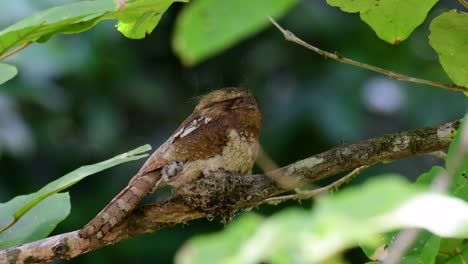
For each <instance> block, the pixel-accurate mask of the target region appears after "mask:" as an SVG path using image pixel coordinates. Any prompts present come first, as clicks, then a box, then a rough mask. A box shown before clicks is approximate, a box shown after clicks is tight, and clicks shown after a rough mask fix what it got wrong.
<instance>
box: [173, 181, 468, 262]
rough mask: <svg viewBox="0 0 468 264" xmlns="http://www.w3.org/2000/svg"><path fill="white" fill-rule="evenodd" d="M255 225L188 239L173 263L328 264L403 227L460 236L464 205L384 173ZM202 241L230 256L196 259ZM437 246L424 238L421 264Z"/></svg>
mask: <svg viewBox="0 0 468 264" xmlns="http://www.w3.org/2000/svg"><path fill="white" fill-rule="evenodd" d="M396 194H397V195H396ZM440 212H442V213H440ZM418 213H420V214H421V215H419V216H418V215H417V214H418ZM423 216H424V217H423ZM256 225H257V227H256V228H255V229H254V231H255V232H254V233H252V234H251V235H250V237H249V238H248V239H245V237H244V238H243V239H242V240H239V239H233V238H232V237H231V236H229V237H227V236H226V237H223V236H221V234H220V236H219V237H217V238H219V239H226V240H228V241H223V242H220V241H219V240H216V239H205V240H202V239H201V238H199V239H197V238H195V239H192V240H190V242H188V244H187V245H186V246H185V247H184V250H182V251H180V252H179V253H178V258H177V260H178V261H177V263H183V264H189V263H229V264H234V263H242V264H248V263H260V262H267V263H291V262H298V263H327V261H330V260H331V259H333V260H335V259H336V256H337V254H338V253H339V252H342V251H343V250H345V249H347V248H351V247H354V246H356V245H357V244H358V243H359V242H360V243H364V244H375V243H378V242H380V241H379V240H378V238H379V236H378V234H380V233H382V232H389V231H392V230H395V229H398V228H406V227H419V228H427V229H429V230H430V231H432V232H435V233H438V234H440V235H450V236H460V237H465V236H468V204H467V203H466V202H464V201H462V200H460V199H457V198H453V197H449V196H446V195H442V194H437V193H430V192H425V191H423V190H422V189H420V186H417V185H413V184H411V183H409V182H407V181H406V180H404V179H402V178H399V177H396V176H394V175H393V176H392V175H387V176H380V177H377V178H376V179H372V180H369V181H368V182H366V183H365V184H363V185H361V186H355V187H350V188H347V189H345V190H343V191H341V192H339V193H337V194H334V195H329V196H326V197H324V198H322V199H319V200H318V201H317V205H316V207H315V208H314V209H313V210H312V211H308V210H302V209H292V208H290V209H287V210H285V211H282V212H280V213H278V214H275V215H273V216H272V217H269V218H266V219H265V220H263V221H262V223H260V224H256ZM239 232H240V231H239ZM243 234H244V235H245V234H246V233H243ZM247 234H248V232H247ZM213 237H214V236H213ZM201 241H203V248H205V249H206V248H210V247H211V246H212V247H214V248H216V251H220V252H229V254H228V255H225V257H224V258H211V256H210V254H203V258H198V257H199V256H202V254H200V253H201V252H200V251H199V250H200V248H201V246H202V245H201V243H200V242H201ZM226 245H229V247H227V246H226ZM438 245H439V239H438V238H433V237H432V236H428V237H427V240H426V242H425V243H424V244H423V245H422V246H420V249H419V251H420V252H421V258H420V260H423V261H425V260H429V261H431V260H433V259H434V256H435V255H436V252H437V247H438ZM195 257H197V258H195ZM181 260H184V261H181ZM293 260H294V261H293ZM409 260H410V256H408V261H409ZM330 263H335V262H333V261H331V262H330Z"/></svg>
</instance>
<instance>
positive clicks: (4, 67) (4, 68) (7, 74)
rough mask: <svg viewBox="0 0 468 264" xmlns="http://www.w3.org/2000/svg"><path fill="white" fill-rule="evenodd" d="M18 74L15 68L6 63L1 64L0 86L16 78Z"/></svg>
mask: <svg viewBox="0 0 468 264" xmlns="http://www.w3.org/2000/svg"><path fill="white" fill-rule="evenodd" d="M16 74H18V70H17V69H16V67H15V66H13V65H10V64H6V63H0V85H1V84H3V83H5V82H6V81H8V80H10V79H11V78H13V77H15V76H16Z"/></svg>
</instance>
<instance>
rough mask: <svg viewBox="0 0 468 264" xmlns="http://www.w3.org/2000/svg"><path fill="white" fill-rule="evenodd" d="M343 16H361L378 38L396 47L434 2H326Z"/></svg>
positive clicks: (419, 23)
mask: <svg viewBox="0 0 468 264" xmlns="http://www.w3.org/2000/svg"><path fill="white" fill-rule="evenodd" d="M327 3H328V4H329V5H331V6H336V7H339V8H340V9H341V10H343V11H344V12H349V13H357V12H359V13H360V17H361V19H362V20H363V21H364V22H366V23H367V24H368V25H369V26H370V27H371V28H372V29H373V30H374V31H375V33H377V36H379V38H381V39H383V40H385V41H387V42H388V43H391V44H398V43H400V42H402V41H403V40H405V39H406V38H408V36H409V35H410V34H411V33H412V32H413V31H414V29H416V27H418V26H419V25H421V23H422V22H423V21H424V19H425V18H426V16H427V14H428V13H429V11H430V10H431V8H432V7H433V6H434V5H435V3H437V0H380V1H376V0H355V1H350V0H327Z"/></svg>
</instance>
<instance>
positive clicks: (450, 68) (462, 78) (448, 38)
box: [429, 10, 468, 87]
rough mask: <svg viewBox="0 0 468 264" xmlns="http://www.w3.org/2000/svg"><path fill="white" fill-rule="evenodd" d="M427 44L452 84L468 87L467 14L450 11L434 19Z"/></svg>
mask: <svg viewBox="0 0 468 264" xmlns="http://www.w3.org/2000/svg"><path fill="white" fill-rule="evenodd" d="M430 30H431V34H430V35H429V44H430V45H431V46H432V48H434V50H435V51H436V52H437V54H438V55H439V61H440V64H442V67H443V68H444V70H445V72H446V73H447V75H448V76H449V77H450V79H452V81H453V82H454V83H456V84H457V85H460V86H465V87H468V63H467V61H468V52H467V46H468V13H465V12H459V11H456V10H452V11H449V12H445V13H442V14H441V15H440V16H438V17H436V18H434V19H433V20H432V22H431V26H430Z"/></svg>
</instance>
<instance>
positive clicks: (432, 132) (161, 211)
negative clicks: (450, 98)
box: [0, 120, 460, 263]
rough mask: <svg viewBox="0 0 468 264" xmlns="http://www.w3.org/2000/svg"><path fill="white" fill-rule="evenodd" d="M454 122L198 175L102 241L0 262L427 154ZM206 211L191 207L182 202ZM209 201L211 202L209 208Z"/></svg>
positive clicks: (43, 246)
mask: <svg viewBox="0 0 468 264" xmlns="http://www.w3.org/2000/svg"><path fill="white" fill-rule="evenodd" d="M459 125H460V121H459V120H457V121H454V122H450V123H446V124H443V125H441V126H438V127H437V126H436V127H426V128H421V129H416V130H412V131H407V132H401V133H395V134H390V135H384V136H380V137H376V138H373V139H369V140H364V141H361V142H357V143H355V144H350V145H345V146H340V147H337V148H334V149H330V150H328V151H325V152H323V153H320V154H317V155H314V156H311V157H309V158H307V159H304V160H301V161H298V162H295V163H293V164H290V165H288V166H285V167H283V168H280V169H277V170H275V171H272V172H269V173H266V174H258V175H248V176H239V175H226V176H224V177H212V178H204V179H201V180H199V181H197V182H196V183H195V184H193V185H192V186H187V187H186V188H184V189H181V190H179V192H180V195H179V196H177V197H175V198H172V199H170V200H168V201H166V202H162V203H156V204H150V205H146V206H143V207H141V208H139V209H137V210H135V211H134V212H133V213H132V214H131V215H130V217H129V218H127V219H126V220H125V221H124V222H123V223H121V224H119V225H118V226H116V227H114V228H113V229H112V230H111V231H110V232H109V233H108V234H107V235H106V236H105V237H104V238H103V239H102V240H97V239H95V240H86V239H81V238H79V237H78V231H74V232H70V233H65V234H60V235H56V236H53V237H49V238H45V239H42V240H39V241H36V242H32V243H28V244H24V245H21V246H18V247H15V248H10V249H6V250H2V251H0V263H38V262H49V261H51V260H54V259H69V258H73V257H76V256H79V255H81V254H84V253H86V252H89V251H93V250H96V249H98V248H100V247H103V246H106V245H109V244H114V243H117V242H119V241H121V240H124V239H127V238H129V237H133V236H136V235H139V234H143V233H149V232H155V231H157V230H159V229H161V228H164V227H167V226H171V225H175V224H178V223H183V222H187V221H190V220H193V219H197V218H202V217H206V216H207V215H208V214H219V213H222V209H223V208H219V207H216V205H220V204H225V205H227V207H228V208H229V209H240V208H245V207H248V206H253V205H258V204H260V203H262V201H264V200H265V199H266V198H268V197H271V196H273V195H275V194H278V193H282V192H285V191H287V190H289V189H290V188H294V187H298V186H300V185H302V184H308V183H313V182H316V181H318V180H320V179H323V178H326V177H328V176H332V175H335V174H337V173H340V172H344V171H347V170H350V169H353V168H357V167H360V166H364V165H372V164H375V163H378V162H382V161H390V160H395V159H400V158H404V157H409V156H414V155H419V154H425V153H430V152H433V151H437V150H441V149H445V148H447V146H448V145H449V143H450V142H451V140H452V135H453V132H454V131H455V130H456V129H457V128H458V127H459ZM187 200H189V201H190V202H192V201H194V202H195V203H194V204H196V205H198V206H201V205H204V206H202V207H205V208H209V209H211V211H209V212H208V211H203V210H197V209H193V208H192V206H193V204H192V203H191V205H192V206H188V205H187V203H186V201H187ZM210 204H212V205H213V206H211V207H210Z"/></svg>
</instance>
